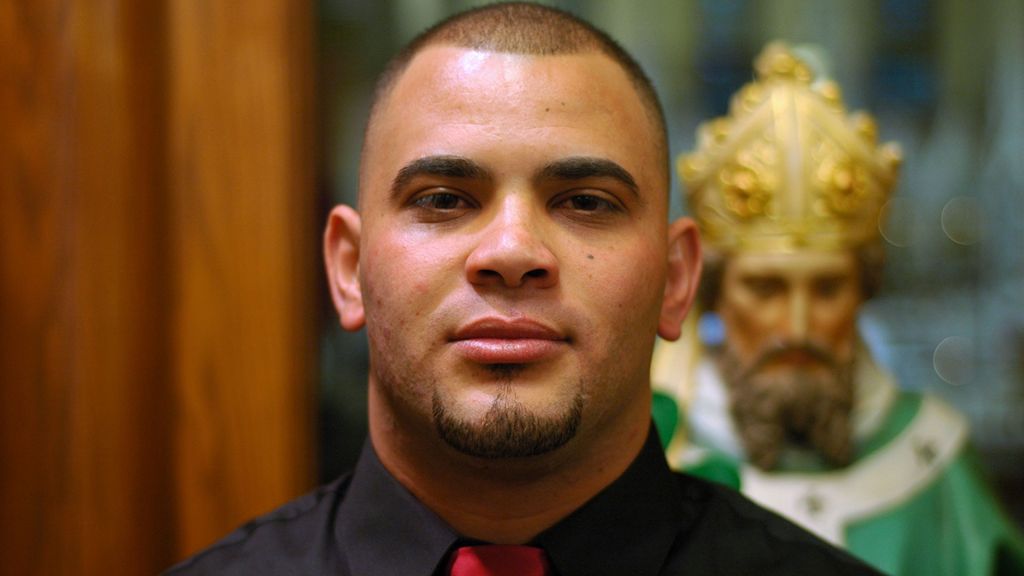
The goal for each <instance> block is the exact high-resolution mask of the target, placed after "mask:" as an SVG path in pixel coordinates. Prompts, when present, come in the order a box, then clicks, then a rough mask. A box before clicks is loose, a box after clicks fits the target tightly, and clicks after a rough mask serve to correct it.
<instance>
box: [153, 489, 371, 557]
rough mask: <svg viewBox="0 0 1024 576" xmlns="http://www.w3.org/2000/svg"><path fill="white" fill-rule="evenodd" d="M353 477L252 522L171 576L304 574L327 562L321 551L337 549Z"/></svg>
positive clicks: (204, 551)
mask: <svg viewBox="0 0 1024 576" xmlns="http://www.w3.org/2000/svg"><path fill="white" fill-rule="evenodd" d="M350 480H351V474H348V475H345V476H342V477H341V478H338V479H337V480H335V481H333V482H331V483H329V484H325V485H323V486H320V487H319V488H317V489H316V490H314V491H312V492H309V493H307V494H305V495H303V496H300V497H299V498H296V499H295V500H292V501H291V502H288V503H287V504H285V505H283V506H281V507H279V508H277V509H275V510H273V511H271V512H269V513H267V514H264V515H262V516H260V517H258V518H255V519H253V520H251V521H249V522H246V523H245V524H243V525H242V526H240V527H239V528H237V529H236V530H235V531H234V532H232V533H230V534H228V535H227V536H225V537H224V538H222V539H221V540H219V541H217V542H216V543H214V544H213V545H211V546H210V547H208V548H206V549H204V550H202V551H200V552H198V553H197V554H195V555H193V556H191V557H190V558H188V559H186V560H184V561H183V562H181V563H179V564H177V565H175V566H173V567H171V568H170V569H168V570H167V571H166V572H165V573H164V574H165V576H184V575H190V576H191V575H201V574H291V573H300V572H301V567H302V566H303V564H304V563H306V562H309V561H311V560H313V559H317V560H322V557H321V555H320V554H319V553H318V552H317V550H323V551H325V552H326V551H327V550H328V549H329V548H331V547H330V545H329V543H330V540H331V538H333V534H332V526H333V520H334V516H335V514H336V512H337V508H338V506H339V504H340V503H341V501H342V499H343V498H344V496H345V493H346V491H347V490H348V486H349V483H350ZM297 570H298V571H299V572H296V571H297Z"/></svg>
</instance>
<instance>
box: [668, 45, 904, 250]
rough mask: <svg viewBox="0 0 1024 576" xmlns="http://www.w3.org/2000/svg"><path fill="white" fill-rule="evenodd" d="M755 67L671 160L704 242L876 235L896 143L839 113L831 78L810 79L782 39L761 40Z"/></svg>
mask: <svg viewBox="0 0 1024 576" xmlns="http://www.w3.org/2000/svg"><path fill="white" fill-rule="evenodd" d="M755 68H756V70H757V80H756V81H754V82H752V83H750V84H747V85H746V86H744V87H743V88H742V89H740V91H739V92H737V93H736V94H735V95H734V96H733V98H732V101H731V103H730V110H729V115H728V116H726V117H722V118H716V119H714V120H711V121H709V122H706V123H704V124H703V125H701V127H700V129H699V132H698V137H697V150H696V151H695V152H693V153H691V154H688V155H681V156H680V157H679V160H678V163H677V168H678V170H679V175H680V178H681V179H682V180H683V182H684V183H685V185H686V188H687V190H688V192H687V202H688V203H689V205H690V210H691V212H692V214H693V215H694V217H695V218H696V219H697V222H698V223H699V224H700V227H701V233H702V236H703V239H704V242H705V243H706V244H707V245H709V246H711V247H714V248H719V249H722V250H727V251H736V250H742V251H794V250H802V249H808V248H817V249H840V248H850V247H855V246H859V245H862V244H865V243H868V242H872V241H877V240H878V238H879V237H880V236H879V234H880V233H879V221H878V220H879V217H880V213H881V211H882V207H883V206H884V205H885V203H886V202H887V201H888V199H889V196H890V194H891V193H892V190H893V187H894V186H895V184H896V179H897V176H898V172H899V165H900V159H901V155H900V150H899V147H898V146H896V145H895V144H891V143H890V144H885V145H883V146H878V130H877V128H876V126H875V123H874V120H873V119H872V118H871V117H870V116H868V115H867V114H863V113H859V114H853V115H850V116H847V114H846V110H845V108H844V107H843V102H842V96H841V95H840V90H839V87H838V86H837V85H836V84H835V83H834V82H829V81H818V82H815V74H814V72H813V70H812V69H811V67H810V66H809V65H808V64H807V63H806V62H804V61H803V60H801V59H800V58H798V57H797V56H796V55H795V54H794V53H793V52H792V51H791V50H790V49H789V48H788V47H787V46H786V45H785V44H782V43H779V42H774V43H772V44H769V45H768V46H767V47H766V48H765V49H764V51H763V52H762V53H761V55H760V56H758V58H757V60H756V61H755Z"/></svg>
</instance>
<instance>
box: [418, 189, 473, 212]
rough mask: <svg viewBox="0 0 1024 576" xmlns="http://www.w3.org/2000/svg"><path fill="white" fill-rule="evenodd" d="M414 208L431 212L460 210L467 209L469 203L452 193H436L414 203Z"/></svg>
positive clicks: (420, 198)
mask: <svg viewBox="0 0 1024 576" xmlns="http://www.w3.org/2000/svg"><path fill="white" fill-rule="evenodd" d="M413 205H414V206H418V207H420V208H427V209H430V210H458V209H460V208H465V207H466V206H467V203H466V201H465V200H463V199H462V198H461V197H460V196H459V195H457V194H452V193H450V192H436V193H434V194H427V195H425V196H420V197H419V198H417V199H416V200H415V201H413Z"/></svg>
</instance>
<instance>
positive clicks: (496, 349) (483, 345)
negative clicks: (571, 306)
mask: <svg viewBox="0 0 1024 576" xmlns="http://www.w3.org/2000/svg"><path fill="white" fill-rule="evenodd" d="M568 342H569V339H568V338H567V337H566V336H565V335H564V334H562V333H561V332H559V331H558V330H555V329H554V328H551V327H549V326H547V325H545V324H543V323H541V322H537V321H534V320H530V319H522V318H515V319H505V318H483V319H480V320H475V321H473V322H470V323H468V324H466V325H464V326H462V327H460V328H459V329H458V330H456V331H455V334H454V335H453V336H452V338H451V343H452V346H454V348H455V350H456V351H457V352H458V353H459V354H461V355H462V356H464V357H465V358H466V359H468V360H470V361H471V362H477V363H480V364H525V363H529V362H539V361H541V360H545V359H547V358H550V357H552V356H554V355H555V354H558V353H559V352H561V351H562V349H563V347H564V346H566V345H567V344H568Z"/></svg>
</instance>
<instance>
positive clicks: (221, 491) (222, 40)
mask: <svg viewBox="0 0 1024 576" xmlns="http://www.w3.org/2000/svg"><path fill="white" fill-rule="evenodd" d="M169 6H170V13H169V16H170V18H169V22H170V38H169V47H170V56H171V57H170V67H169V76H170V90H169V99H170V102H169V104H170V107H169V109H170V121H171V134H170V142H171V154H170V169H169V175H170V180H169V181H170V185H171V197H172V199H173V200H172V202H173V210H172V213H173V217H172V222H173V223H172V227H173V233H172V236H173V237H174V248H173V250H172V251H173V253H174V265H175V267H176V273H175V278H176V285H175V292H176V297H177V298H176V301H177V309H178V311H177V320H178V322H177V326H176V332H175V357H174V365H175V369H176V380H175V386H174V389H175V391H176V394H177V402H178V406H179V414H178V417H179V421H178V433H177V435H176V444H175V447H176V451H177V461H176V462H177V467H176V469H177V476H176V481H177V487H178V495H179V502H180V506H179V512H180V514H181V523H180V526H181V532H180V534H179V542H180V550H181V551H182V553H188V552H192V551H194V550H195V549H197V548H199V547H202V546H205V545H207V544H209V543H210V542H211V541H213V540H214V539H215V538H216V537H218V536H221V535H223V534H224V533H225V532H226V531H227V530H229V529H231V528H233V527H234V526H235V525H237V524H238V523H239V522H241V521H242V520H244V519H246V518H248V517H251V516H252V515H254V514H257V513H260V512H264V511H267V510H269V509H271V508H272V507H274V506H275V505H277V504H280V503H282V502H284V501H285V500H287V499H289V498H291V497H294V496H296V495H297V494H299V493H300V492H302V491H304V490H306V489H308V488H309V487H310V485H311V483H312V476H313V474H312V471H313V467H314V465H313V461H312V460H313V453H314V452H313V450H312V441H311V438H312V435H313V431H314V412H313V410H312V402H311V398H312V394H313V390H314V383H313V379H312V366H313V364H314V362H315V346H316V337H315V324H316V323H315V322H314V320H313V315H314V310H315V306H314V305H315V298H314V295H315V294H316V292H315V289H314V286H313V284H312V278H313V277H314V274H313V273H312V270H313V269H314V267H316V266H318V265H319V264H318V263H319V261H320V259H319V257H318V253H319V247H318V246H319V243H318V241H317V239H316V236H317V234H315V233H314V227H316V226H317V224H319V223H316V224H315V223H314V222H313V218H314V215H313V207H314V202H313V200H314V186H313V177H312V173H313V165H314V154H313V149H312V145H313V139H312V138H311V135H310V134H309V126H310V121H309V118H308V116H307V115H308V114H309V112H310V109H311V106H312V98H311V90H310V84H311V70H312V67H313V62H312V50H311V47H312V31H311V29H312V21H311V18H312V14H311V8H310V6H309V4H308V3H306V2H293V1H283V0H254V1H250V2H246V3H244V4H235V3H228V2H210V1H209V0H180V1H177V0H176V1H174V2H171V3H170V4H169Z"/></svg>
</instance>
